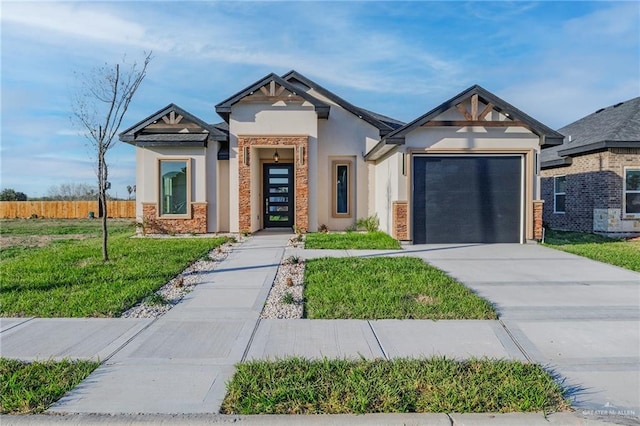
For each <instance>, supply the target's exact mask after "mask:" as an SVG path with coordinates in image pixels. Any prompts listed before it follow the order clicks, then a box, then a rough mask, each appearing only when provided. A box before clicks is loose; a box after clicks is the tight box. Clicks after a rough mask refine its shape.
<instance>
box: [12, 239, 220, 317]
mask: <svg viewBox="0 0 640 426" xmlns="http://www.w3.org/2000/svg"><path fill="white" fill-rule="evenodd" d="M225 241H226V238H130V237H129V235H127V234H117V235H113V236H111V237H110V238H109V247H110V248H109V255H110V258H111V260H110V261H109V262H107V263H104V262H103V261H102V254H101V240H100V238H90V239H86V240H80V241H78V240H64V241H55V242H53V243H52V244H51V245H50V246H47V247H43V248H39V249H34V250H29V251H26V252H24V253H22V254H19V255H17V256H14V257H10V258H8V259H5V258H3V259H2V260H1V261H0V316H37V317H115V316H119V315H120V314H121V313H122V312H124V311H126V310H127V309H129V308H130V307H132V306H133V305H135V304H136V303H137V302H138V301H139V300H141V299H143V298H145V297H147V296H150V295H151V294H153V293H154V292H155V291H156V290H157V289H158V288H160V287H162V286H163V285H164V284H165V283H166V282H167V281H168V280H169V279H171V278H172V277H174V276H175V275H177V274H178V273H180V272H181V271H182V270H183V269H184V268H186V267H187V266H188V265H189V264H190V263H192V262H193V261H194V260H195V259H198V258H200V257H202V256H204V255H205V254H206V253H207V252H209V251H210V250H212V249H214V248H215V247H217V246H219V245H220V244H222V243H223V242H225Z"/></svg>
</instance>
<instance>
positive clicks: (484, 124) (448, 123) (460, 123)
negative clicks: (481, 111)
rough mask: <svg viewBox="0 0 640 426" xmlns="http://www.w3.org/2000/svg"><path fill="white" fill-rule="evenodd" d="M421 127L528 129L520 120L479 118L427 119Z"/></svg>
mask: <svg viewBox="0 0 640 426" xmlns="http://www.w3.org/2000/svg"><path fill="white" fill-rule="evenodd" d="M422 126H423V127H472V126H475V127H524V128H526V129H529V126H528V125H527V124H526V123H524V122H522V121H511V120H508V121H480V120H466V121H464V120H463V121H456V120H442V121H429V122H427V123H425V124H423V125H422Z"/></svg>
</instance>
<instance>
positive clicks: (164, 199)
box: [160, 160, 190, 215]
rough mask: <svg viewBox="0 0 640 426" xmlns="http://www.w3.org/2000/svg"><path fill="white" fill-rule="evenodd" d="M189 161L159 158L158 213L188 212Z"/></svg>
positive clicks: (182, 213) (185, 213)
mask: <svg viewBox="0 0 640 426" xmlns="http://www.w3.org/2000/svg"><path fill="white" fill-rule="evenodd" d="M189 175H190V172H189V161H188V160H160V214H161V215H187V214H188V213H189V188H190V185H189V184H190V182H189Z"/></svg>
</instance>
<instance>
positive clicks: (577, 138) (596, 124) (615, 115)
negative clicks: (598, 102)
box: [540, 97, 640, 169]
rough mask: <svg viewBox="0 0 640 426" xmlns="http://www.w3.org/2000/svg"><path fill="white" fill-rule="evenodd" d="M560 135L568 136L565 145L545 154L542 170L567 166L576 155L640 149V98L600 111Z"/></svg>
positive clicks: (543, 155)
mask: <svg viewBox="0 0 640 426" xmlns="http://www.w3.org/2000/svg"><path fill="white" fill-rule="evenodd" d="M559 132H560V133H562V134H563V135H564V136H565V139H564V143H563V144H562V145H559V146H554V147H551V148H546V149H543V150H542V152H541V154H540V161H541V167H542V168H545V169H549V168H554V167H562V166H567V165H569V164H571V157H572V156H575V155H580V154H586V153H589V152H595V151H601V150H604V149H608V148H635V147H640V97H637V98H633V99H630V100H628V101H625V102H619V103H617V104H615V105H611V106H608V107H606V108H600V109H599V110H597V111H596V112H594V113H592V114H589V115H587V116H586V117H583V118H581V119H580V120H578V121H575V122H573V123H571V124H569V125H567V126H564V127H563V128H561V129H560V130H559Z"/></svg>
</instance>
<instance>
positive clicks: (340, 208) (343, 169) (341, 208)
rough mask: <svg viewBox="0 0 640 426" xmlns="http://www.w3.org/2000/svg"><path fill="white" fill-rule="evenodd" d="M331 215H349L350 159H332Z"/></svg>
mask: <svg viewBox="0 0 640 426" xmlns="http://www.w3.org/2000/svg"><path fill="white" fill-rule="evenodd" d="M331 164H332V169H333V177H332V180H333V202H332V205H333V212H332V216H333V217H351V161H333V162H332V163H331Z"/></svg>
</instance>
